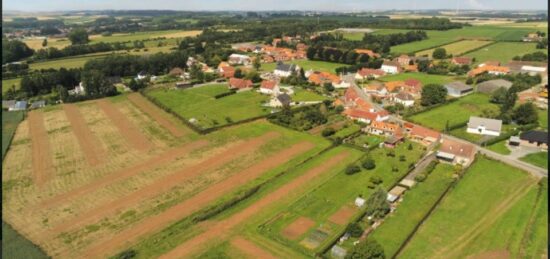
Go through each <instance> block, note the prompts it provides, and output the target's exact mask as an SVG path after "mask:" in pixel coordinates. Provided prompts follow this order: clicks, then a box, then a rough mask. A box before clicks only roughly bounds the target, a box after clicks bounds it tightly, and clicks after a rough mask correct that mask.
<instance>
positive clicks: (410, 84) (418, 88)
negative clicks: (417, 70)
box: [404, 78, 422, 98]
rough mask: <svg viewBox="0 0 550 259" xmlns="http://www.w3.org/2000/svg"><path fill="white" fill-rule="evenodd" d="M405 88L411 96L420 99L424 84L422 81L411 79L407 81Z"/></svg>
mask: <svg viewBox="0 0 550 259" xmlns="http://www.w3.org/2000/svg"><path fill="white" fill-rule="evenodd" d="M404 88H405V89H404V90H405V92H407V93H409V94H411V95H412V96H414V97H415V98H419V97H420V94H421V93H422V82H420V80H417V79H413V78H410V79H407V80H405V85H404Z"/></svg>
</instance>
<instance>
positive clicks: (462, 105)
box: [410, 93, 498, 131]
mask: <svg viewBox="0 0 550 259" xmlns="http://www.w3.org/2000/svg"><path fill="white" fill-rule="evenodd" d="M483 109H492V110H495V111H498V106H497V105H495V104H493V103H490V102H489V96H488V95H484V94H477V93H474V94H470V95H467V96H464V97H461V98H460V99H458V100H456V101H454V102H452V103H449V104H446V105H443V106H439V107H436V108H434V109H431V110H429V111H426V112H421V113H419V114H416V115H413V116H411V117H410V120H411V121H413V122H416V123H419V124H422V125H424V126H427V127H430V128H433V129H436V130H440V131H441V130H443V129H445V125H446V123H447V121H449V125H454V124H458V123H463V122H467V121H468V120H469V119H470V116H475V115H480V114H481V111H482V110H483Z"/></svg>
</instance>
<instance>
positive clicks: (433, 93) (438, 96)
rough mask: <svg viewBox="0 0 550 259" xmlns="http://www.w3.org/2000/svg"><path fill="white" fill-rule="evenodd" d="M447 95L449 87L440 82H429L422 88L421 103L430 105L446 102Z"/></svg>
mask: <svg viewBox="0 0 550 259" xmlns="http://www.w3.org/2000/svg"><path fill="white" fill-rule="evenodd" d="M446 97H447V89H446V88H445V87H444V86H442V85H439V84H427V85H425V86H424V87H423V88H422V93H421V98H420V104H422V105H423V106H430V105H434V104H438V103H444V102H445V100H446V99H445V98H446Z"/></svg>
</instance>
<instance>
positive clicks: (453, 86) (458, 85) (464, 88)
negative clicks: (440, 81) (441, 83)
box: [445, 81, 474, 97]
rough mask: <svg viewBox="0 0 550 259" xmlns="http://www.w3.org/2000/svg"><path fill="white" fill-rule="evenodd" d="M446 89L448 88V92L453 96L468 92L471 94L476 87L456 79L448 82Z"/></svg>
mask: <svg viewBox="0 0 550 259" xmlns="http://www.w3.org/2000/svg"><path fill="white" fill-rule="evenodd" d="M445 89H447V94H448V95H450V96H452V97H461V96H464V95H467V94H470V93H472V92H473V91H474V88H473V87H471V86H469V85H467V84H465V83H462V82H460V81H454V82H451V83H448V84H445Z"/></svg>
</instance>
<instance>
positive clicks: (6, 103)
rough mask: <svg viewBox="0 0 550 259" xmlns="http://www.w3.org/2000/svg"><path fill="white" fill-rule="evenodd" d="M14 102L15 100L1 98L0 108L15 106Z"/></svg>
mask: <svg viewBox="0 0 550 259" xmlns="http://www.w3.org/2000/svg"><path fill="white" fill-rule="evenodd" d="M15 103H16V101H15V100H8V101H4V100H2V109H7V110H12V109H13V108H15Z"/></svg>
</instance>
